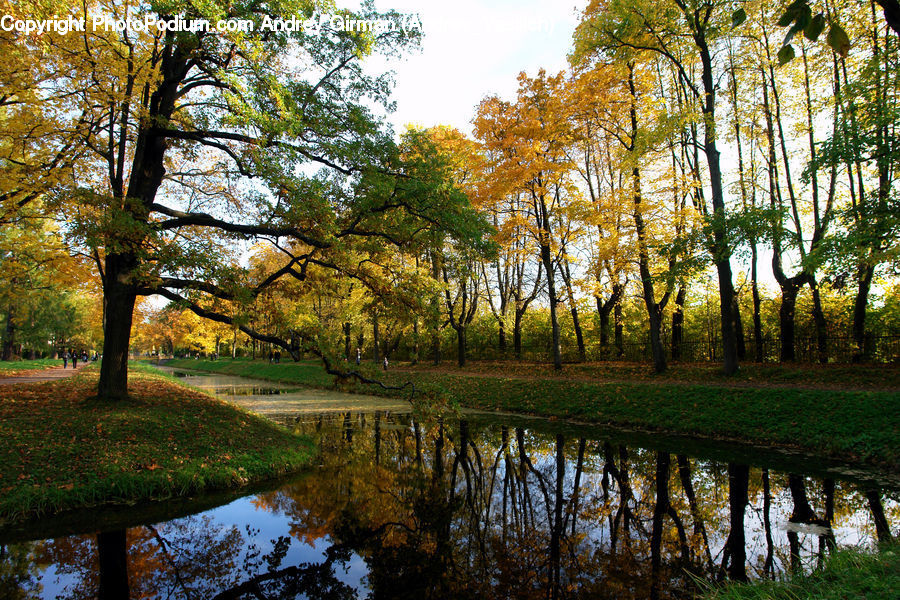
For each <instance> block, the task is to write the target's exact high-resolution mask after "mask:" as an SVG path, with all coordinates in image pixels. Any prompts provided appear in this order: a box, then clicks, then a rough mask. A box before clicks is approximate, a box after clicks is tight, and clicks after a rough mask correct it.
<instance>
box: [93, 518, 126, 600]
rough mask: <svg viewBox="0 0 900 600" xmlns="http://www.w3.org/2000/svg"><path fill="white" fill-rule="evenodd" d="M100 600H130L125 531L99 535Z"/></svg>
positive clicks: (98, 595)
mask: <svg viewBox="0 0 900 600" xmlns="http://www.w3.org/2000/svg"><path fill="white" fill-rule="evenodd" d="M97 562H98V563H99V572H100V577H99V579H100V581H99V590H98V593H97V598H98V599H99V600H128V597H129V589H128V544H127V540H126V537H125V530H124V529H119V530H116V531H106V532H103V533H98V534H97Z"/></svg>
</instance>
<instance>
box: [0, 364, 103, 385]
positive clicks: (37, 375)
mask: <svg viewBox="0 0 900 600" xmlns="http://www.w3.org/2000/svg"><path fill="white" fill-rule="evenodd" d="M85 364H88V363H83V362H81V361H78V368H77V369H73V368H72V367H67V368H65V369H64V368H62V367H54V368H52V369H44V370H43V371H32V372H31V373H26V374H24V375H15V376H13V377H2V378H0V385H14V384H17V383H37V382H41V381H56V380H57V379H65V378H66V377H71V376H72V375H74V374H75V373H77V372H79V371H81V369H83V368H84V366H85Z"/></svg>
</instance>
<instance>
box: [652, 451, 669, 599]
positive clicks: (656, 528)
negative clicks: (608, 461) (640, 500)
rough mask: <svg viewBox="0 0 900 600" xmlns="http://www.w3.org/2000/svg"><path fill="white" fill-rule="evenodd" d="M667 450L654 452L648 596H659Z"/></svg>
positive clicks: (666, 482)
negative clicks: (654, 467) (654, 473)
mask: <svg viewBox="0 0 900 600" xmlns="http://www.w3.org/2000/svg"><path fill="white" fill-rule="evenodd" d="M670 463H671V456H670V455H669V454H668V453H667V452H657V453H656V502H655V504H654V505H653V525H652V529H651V533H650V598H651V599H652V600H655V599H656V598H659V592H660V587H661V583H662V581H661V579H662V578H661V574H662V573H661V571H662V534H663V519H664V518H665V516H666V513H667V512H668V511H669V502H670V500H669V464H670Z"/></svg>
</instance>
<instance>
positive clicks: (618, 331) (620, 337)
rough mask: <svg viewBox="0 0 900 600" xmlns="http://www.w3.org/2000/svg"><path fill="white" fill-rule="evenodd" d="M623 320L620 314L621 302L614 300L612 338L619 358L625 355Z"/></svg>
mask: <svg viewBox="0 0 900 600" xmlns="http://www.w3.org/2000/svg"><path fill="white" fill-rule="evenodd" d="M624 323H625V320H624V318H623V316H622V303H621V302H616V305H615V307H614V308H613V327H614V328H615V329H614V332H613V333H614V338H615V342H616V354H617V356H618V357H619V358H622V357H623V356H625V335H624V330H625V325H624Z"/></svg>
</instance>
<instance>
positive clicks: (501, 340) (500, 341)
mask: <svg viewBox="0 0 900 600" xmlns="http://www.w3.org/2000/svg"><path fill="white" fill-rule="evenodd" d="M497 326H498V328H499V329H498V332H497V351H498V352H499V353H500V356H503V357H505V356H506V347H507V342H506V323H504V321H503V319H502V318H501V319H497Z"/></svg>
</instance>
